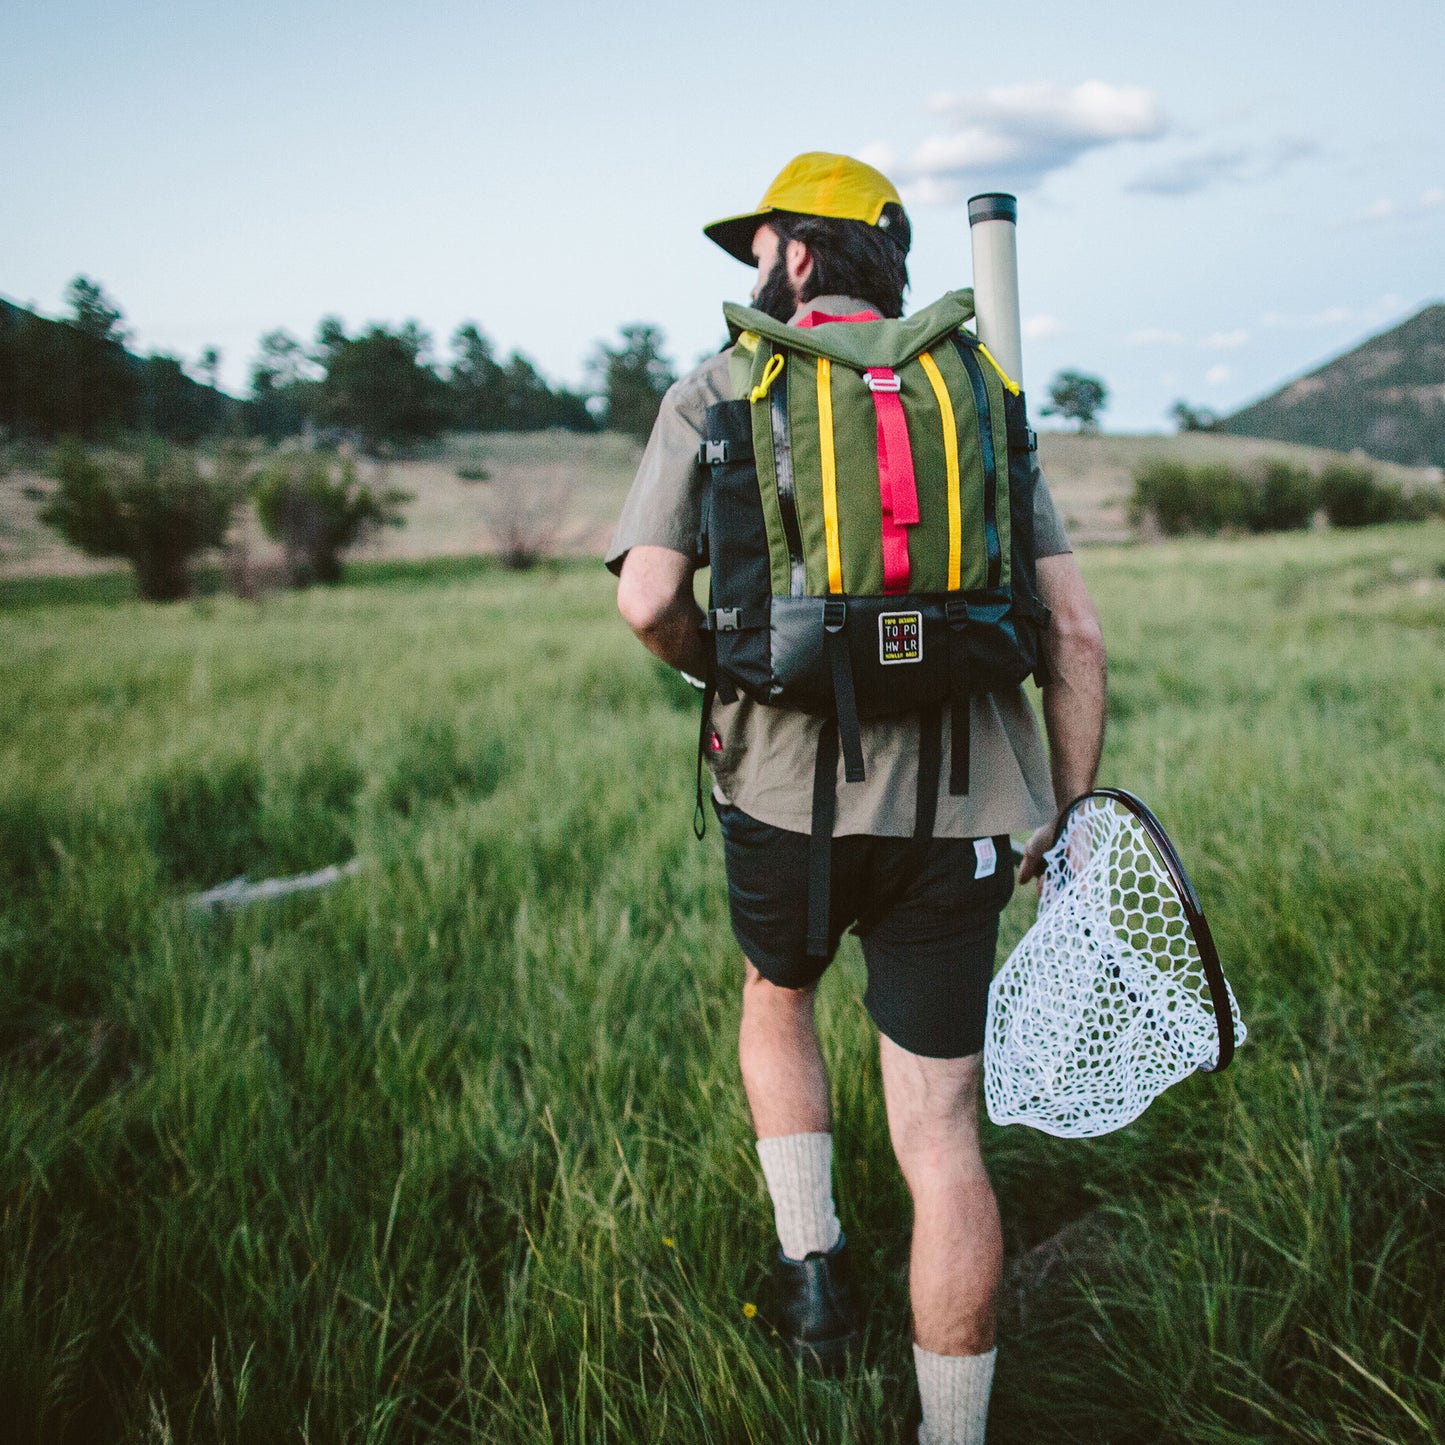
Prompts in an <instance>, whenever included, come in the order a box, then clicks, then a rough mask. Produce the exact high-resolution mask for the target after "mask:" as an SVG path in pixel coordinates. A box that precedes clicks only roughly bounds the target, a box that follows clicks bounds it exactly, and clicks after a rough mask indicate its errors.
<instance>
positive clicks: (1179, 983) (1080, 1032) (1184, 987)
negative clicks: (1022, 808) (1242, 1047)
mask: <svg viewBox="0 0 1445 1445" xmlns="http://www.w3.org/2000/svg"><path fill="white" fill-rule="evenodd" d="M1045 862H1046V865H1047V868H1046V871H1045V874H1044V880H1043V887H1042V891H1041V894H1040V899H1039V913H1038V918H1037V920H1036V921H1035V923H1034V925H1033V927H1032V928H1030V929H1029V931H1028V932H1027V933H1026V934H1025V935H1024V936H1023V938H1022V939H1020V940H1019V944H1018V947H1017V948H1015V949H1014V951H1013V952H1012V953H1011V954H1010V955H1009V958H1008V962H1007V963H1005V964H1004V966H1003V967H1002V968H1001V969H1000V970H999V972H998V974H997V975H996V976H995V977H994V980H993V984H992V986H991V987H990V989H989V994H988V1032H987V1039H986V1042H985V1045H984V1092H985V1098H986V1101H987V1104H988V1115H989V1118H990V1119H992V1120H993V1122H994V1123H995V1124H1029V1125H1032V1126H1033V1127H1034V1128H1035V1129H1041V1130H1043V1132H1044V1133H1046V1134H1054V1135H1057V1136H1059V1137H1060V1138H1066V1139H1086V1138H1091V1137H1093V1136H1094V1135H1097V1134H1107V1133H1110V1132H1111V1131H1112V1130H1114V1129H1119V1128H1122V1127H1123V1126H1124V1125H1125V1124H1127V1123H1129V1122H1130V1121H1131V1120H1133V1119H1137V1118H1138V1117H1139V1115H1140V1114H1142V1113H1143V1112H1144V1110H1145V1109H1147V1108H1148V1107H1149V1105H1150V1104H1151V1103H1152V1102H1153V1101H1154V1099H1156V1098H1157V1097H1158V1096H1159V1095H1160V1094H1162V1093H1163V1092H1164V1090H1165V1089H1167V1088H1168V1087H1169V1086H1170V1085H1171V1084H1175V1083H1178V1082H1179V1080H1180V1079H1182V1078H1184V1077H1185V1076H1186V1075H1188V1074H1191V1073H1193V1072H1195V1070H1197V1069H1212V1068H1213V1067H1215V1065H1216V1064H1217V1063H1218V1060H1219V1053H1220V1040H1219V1028H1218V1024H1217V1021H1216V1018H1215V1012H1214V1007H1213V1005H1212V1004H1211V1002H1210V993H1209V985H1208V981H1207V979H1206V976H1205V972H1204V967H1203V964H1202V962H1201V960H1200V954H1199V947H1198V945H1197V943H1196V940H1195V937H1194V933H1193V930H1192V929H1191V928H1190V926H1189V921H1188V917H1187V915H1186V912H1185V908H1184V905H1183V903H1182V901H1181V899H1180V895H1179V891H1178V889H1177V888H1176V887H1175V884H1174V881H1173V879H1172V878H1171V877H1170V874H1169V870H1168V868H1167V867H1166V866H1165V864H1164V862H1163V859H1162V857H1161V855H1160V852H1159V850H1158V848H1157V847H1156V846H1155V844H1154V842H1153V841H1152V840H1151V839H1150V837H1149V835H1148V833H1147V832H1146V830H1145V828H1144V825H1143V824H1142V823H1141V822H1140V820H1139V819H1138V818H1137V817H1135V816H1134V814H1133V813H1132V812H1130V811H1129V810H1128V809H1127V808H1126V807H1125V806H1124V805H1123V804H1122V803H1120V802H1118V801H1117V800H1115V799H1113V798H1107V797H1096V796H1091V797H1090V798H1088V799H1087V800H1086V801H1085V802H1083V803H1080V804H1079V805H1078V806H1077V807H1076V808H1075V809H1074V810H1073V812H1072V813H1071V814H1070V815H1069V818H1068V821H1067V822H1066V824H1065V827H1064V831H1063V833H1062V834H1061V835H1060V837H1059V840H1058V842H1057V843H1056V844H1055V845H1054V847H1053V848H1051V849H1050V850H1049V852H1048V853H1047V854H1046V855H1045ZM1224 987H1225V990H1226V992H1227V993H1228V997H1229V1008H1230V1011H1231V1013H1232V1015H1233V1018H1234V1036H1235V1041H1236V1042H1237V1043H1242V1042H1243V1041H1244V1032H1245V1031H1244V1024H1243V1022H1242V1021H1241V1019H1240V1017H1239V1007H1238V1005H1237V1004H1236V1003H1235V1001H1234V994H1233V991H1232V990H1230V989H1229V986H1228V984H1225V985H1224Z"/></svg>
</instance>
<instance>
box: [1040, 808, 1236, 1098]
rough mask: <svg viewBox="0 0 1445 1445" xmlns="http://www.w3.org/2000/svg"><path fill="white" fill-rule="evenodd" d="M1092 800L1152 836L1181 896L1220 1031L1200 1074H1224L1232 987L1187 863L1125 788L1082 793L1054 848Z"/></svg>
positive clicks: (1229, 1052)
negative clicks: (1108, 803)
mask: <svg viewBox="0 0 1445 1445" xmlns="http://www.w3.org/2000/svg"><path fill="white" fill-rule="evenodd" d="M1090 798H1109V799H1111V800H1112V801H1113V802H1116V803H1118V804H1120V805H1121V806H1122V807H1124V808H1125V809H1127V811H1128V812H1130V813H1132V814H1133V815H1134V817H1135V818H1137V819H1138V820H1139V823H1140V825H1141V826H1142V827H1143V829H1144V831H1145V832H1146V833H1147V834H1148V835H1149V841H1150V842H1151V843H1153V844H1154V846H1155V848H1157V849H1158V851H1159V857H1160V858H1161V859H1162V860H1163V863H1164V867H1165V869H1166V871H1167V872H1168V874H1169V878H1170V881H1171V882H1172V883H1173V884H1174V888H1175V891H1176V892H1177V893H1178V894H1179V901H1180V903H1181V904H1183V906H1184V917H1185V919H1186V921H1187V922H1188V924H1189V928H1190V931H1191V932H1192V933H1193V934H1194V942H1195V944H1196V945H1197V947H1198V949H1199V962H1200V963H1201V964H1202V965H1203V967H1204V978H1205V981H1206V982H1207V983H1208V984H1209V1002H1210V1003H1211V1004H1212V1005H1213V1007H1214V1022H1215V1026H1216V1028H1217V1029H1218V1031H1219V1060H1218V1062H1217V1063H1216V1064H1215V1065H1214V1067H1213V1068H1212V1069H1201V1070H1200V1072H1201V1073H1205V1074H1219V1073H1223V1072H1224V1070H1225V1069H1227V1068H1228V1067H1229V1064H1230V1060H1231V1059H1233V1058H1234V1011H1233V1010H1232V1009H1231V1008H1230V1006H1229V987H1228V985H1227V984H1226V983H1225V981H1224V969H1223V967H1222V966H1221V965H1220V962H1219V950H1218V949H1217V948H1215V946H1214V935H1213V934H1212V933H1211V932H1210V931H1209V920H1208V919H1206V918H1205V916H1204V909H1203V908H1202V907H1201V906H1200V903H1199V895H1198V894H1197V893H1196V892H1195V891H1194V884H1193V883H1191V882H1190V881H1189V873H1188V871H1187V870H1186V869H1185V867H1184V862H1183V860H1182V859H1181V858H1180V856H1179V854H1178V852H1177V851H1176V849H1175V847H1174V844H1173V843H1171V842H1170V841H1169V835H1168V834H1167V833H1166V832H1165V831H1164V825H1163V824H1162V823H1161V822H1160V821H1159V819H1158V818H1156V817H1155V816H1154V814H1153V813H1152V812H1151V811H1150V809H1149V806H1148V804H1147V803H1145V802H1144V800H1143V799H1142V798H1136V797H1135V796H1134V794H1133V793H1130V792H1128V791H1126V790H1125V789H1124V788H1094V789H1093V790H1092V791H1091V792H1087V793H1080V794H1079V796H1078V797H1077V798H1075V799H1074V801H1073V802H1072V803H1070V804H1069V806H1068V807H1067V808H1065V809H1064V811H1063V812H1062V813H1060V814H1059V822H1058V826H1057V827H1056V828H1055V829H1054V838H1053V842H1054V843H1055V844H1056V843H1057V842H1058V841H1059V839H1060V838H1061V837H1062V836H1063V832H1064V826H1065V824H1066V823H1067V822H1068V821H1069V815H1070V814H1071V813H1072V812H1073V811H1074V809H1075V808H1077V807H1079V806H1080V804H1082V803H1087V802H1088V801H1089V799H1090ZM1051 846H1052V845H1051Z"/></svg>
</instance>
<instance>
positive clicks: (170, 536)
mask: <svg viewBox="0 0 1445 1445" xmlns="http://www.w3.org/2000/svg"><path fill="white" fill-rule="evenodd" d="M54 472H55V476H56V478H57V479H58V481H59V482H60V486H59V487H58V489H57V490H56V492H55V494H54V495H53V496H52V497H51V499H50V501H49V502H48V503H46V505H45V506H44V507H43V508H42V509H41V512H40V520H41V521H42V522H44V523H45V524H46V525H47V526H50V527H54V528H55V530H56V531H57V532H59V533H60V535H61V536H62V537H64V538H65V540H66V541H67V542H69V543H70V544H71V545H72V546H75V547H78V548H80V550H81V551H82V552H84V553H85V554H86V555H87V556H90V557H124V558H125V559H126V560H127V561H128V562H129V563H130V564H131V566H132V567H134V568H135V575H136V587H137V590H138V591H139V593H140V595H141V596H142V597H144V598H146V599H148V600H150V601H154V602H163V601H170V600H173V599H175V598H178V597H185V596H188V595H189V594H190V591H191V576H190V562H191V558H192V557H194V556H195V555H196V554H197V553H198V552H203V551H205V550H206V549H207V548H208V547H220V546H223V545H224V543H225V540H226V530H227V528H228V527H229V526H230V523H231V511H232V508H233V506H234V505H235V500H236V496H237V493H238V491H239V473H238V472H237V470H236V459H235V458H234V457H233V456H232V455H230V454H227V455H226V456H224V457H223V458H222V463H221V466H220V468H219V469H218V473H217V475H216V477H214V478H207V477H204V476H202V475H201V472H200V469H199V467H198V465H197V463H196V458H195V455H194V453H192V452H186V451H181V450H180V449H178V448H175V447H170V446H166V445H165V444H164V443H162V442H148V443H146V444H145V445H144V446H143V447H141V448H140V450H139V451H137V452H133V453H108V454H106V456H105V458H104V459H101V458H100V457H97V456H92V455H91V454H90V453H88V452H87V451H86V450H85V448H84V447H83V446H82V445H81V444H80V443H79V442H78V441H74V440H69V441H65V442H62V443H61V444H60V445H59V446H58V447H57V448H56V452H55V461H54Z"/></svg>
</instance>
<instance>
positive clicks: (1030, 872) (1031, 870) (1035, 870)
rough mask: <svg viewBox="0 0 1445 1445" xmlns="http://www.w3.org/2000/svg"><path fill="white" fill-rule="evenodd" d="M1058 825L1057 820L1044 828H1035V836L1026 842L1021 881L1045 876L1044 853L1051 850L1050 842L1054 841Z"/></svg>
mask: <svg viewBox="0 0 1445 1445" xmlns="http://www.w3.org/2000/svg"><path fill="white" fill-rule="evenodd" d="M1057 827H1058V823H1057V822H1053V823H1045V824H1044V826H1043V827H1042V828H1036V829H1034V833H1033V836H1032V837H1031V838H1030V839H1029V841H1028V842H1027V843H1025V844H1024V856H1023V861H1022V862H1021V863H1020V864H1019V882H1020V883H1027V882H1029V881H1030V879H1033V878H1042V877H1043V875H1044V854H1045V853H1047V852H1048V851H1049V844H1050V843H1052V842H1053V841H1054V829H1055V828H1057Z"/></svg>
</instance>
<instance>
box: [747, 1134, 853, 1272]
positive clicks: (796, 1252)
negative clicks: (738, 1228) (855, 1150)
mask: <svg viewBox="0 0 1445 1445" xmlns="http://www.w3.org/2000/svg"><path fill="white" fill-rule="evenodd" d="M758 1159H759V1161H760V1162H761V1163H762V1166H763V1178H764V1179H765V1180H767V1184H768V1193H769V1194H770V1195H772V1198H773V1215H774V1217H775V1218H776V1220H777V1225H778V1243H779V1244H781V1245H782V1247H783V1253H784V1254H785V1255H787V1257H788V1258H789V1259H802V1258H803V1257H804V1256H805V1255H809V1254H812V1253H813V1252H814V1251H815V1250H818V1251H821V1252H822V1253H824V1254H826V1253H827V1252H828V1251H829V1250H830V1249H832V1248H833V1246H834V1245H835V1244H837V1243H838V1241H839V1239H841V1238H842V1236H843V1229H842V1226H841V1225H840V1224H839V1223H838V1215H837V1213H836V1211H835V1210H834V1208H833V1136H832V1135H831V1134H782V1135H779V1136H777V1137H776V1138H773V1139H759V1140H758Z"/></svg>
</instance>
